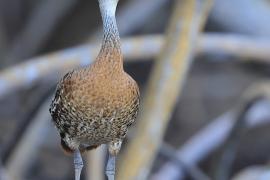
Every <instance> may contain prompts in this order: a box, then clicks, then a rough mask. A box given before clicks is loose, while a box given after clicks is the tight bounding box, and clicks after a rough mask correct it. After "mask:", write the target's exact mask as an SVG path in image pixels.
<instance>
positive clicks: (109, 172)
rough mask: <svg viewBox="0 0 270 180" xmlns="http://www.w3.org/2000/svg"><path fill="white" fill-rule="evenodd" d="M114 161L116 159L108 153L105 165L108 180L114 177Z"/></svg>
mask: <svg viewBox="0 0 270 180" xmlns="http://www.w3.org/2000/svg"><path fill="white" fill-rule="evenodd" d="M115 159H116V157H115V156H113V155H111V153H109V159H108V162H107V165H106V175H107V177H108V180H114V175H115Z"/></svg>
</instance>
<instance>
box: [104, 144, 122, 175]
mask: <svg viewBox="0 0 270 180" xmlns="http://www.w3.org/2000/svg"><path fill="white" fill-rule="evenodd" d="M121 145H122V140H121V139H117V140H115V141H112V142H110V143H109V158H108V162H107V165H106V175H107V177H108V180H114V176H115V161H116V156H117V154H118V153H119V151H120V149H121Z"/></svg>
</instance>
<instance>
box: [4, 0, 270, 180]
mask: <svg viewBox="0 0 270 180" xmlns="http://www.w3.org/2000/svg"><path fill="white" fill-rule="evenodd" d="M117 22H118V26H119V31H120V35H121V38H122V49H123V53H124V56H125V69H126V71H127V72H128V73H129V74H131V76H132V77H133V78H134V79H136V81H137V82H138V84H139V86H140V89H141V94H142V96H141V102H142V106H141V111H140V115H139V118H138V121H137V123H136V125H135V126H134V127H133V128H132V129H131V130H130V131H129V135H128V137H127V139H126V141H125V143H124V145H123V148H122V150H121V153H120V157H119V158H118V161H117V174H118V176H119V178H118V179H139V180H141V179H142V180H143V179H151V180H180V179H181V180H182V179H187V180H189V179H194V180H210V179H217V180H227V179H233V180H258V179H263V180H269V179H270V166H269V165H270V153H269V152H270V143H269V141H270V133H269V132H270V102H269V100H270V83H269V77H270V23H269V22H270V1H269V0H147V1H145V0H120V2H119V6H118V10H117ZM101 25H102V24H101V17H100V12H99V7H98V2H97V0H94V1H89V0H57V1H55V0H39V1H35V0H0V107H1V108H0V180H21V179H22V180H23V179H26V180H48V179H51V180H71V179H73V177H74V172H73V161H72V156H67V155H65V154H64V153H63V151H62V150H61V148H60V138H59V137H58V134H57V132H56V129H55V128H54V126H53V124H52V123H51V118H50V115H49V111H48V109H49V104H50V102H51V98H52V94H53V92H54V90H55V86H56V83H57V81H58V80H59V79H60V77H61V76H62V75H63V74H65V72H67V71H68V70H71V69H73V68H75V67H78V66H84V65H86V64H89V63H91V62H93V60H94V59H95V56H96V54H97V52H98V50H99V47H100V42H101V39H102V27H101ZM167 71H168V72H169V73H168V72H167ZM166 72H167V73H166ZM149 84H151V85H154V86H149ZM153 87H158V88H156V89H153ZM150 100H152V101H151V102H153V103H152V104H151V103H150V104H149V103H147V102H149V101H150ZM135 139H137V141H136V142H140V144H136V142H135ZM106 154H107V153H106V149H105V148H104V147H101V148H98V149H97V150H96V151H94V152H89V153H87V154H84V157H83V158H84V160H85V167H84V170H83V175H82V178H81V179H83V180H93V179H97V180H102V179H105V177H104V172H103V171H104V162H105V160H106Z"/></svg>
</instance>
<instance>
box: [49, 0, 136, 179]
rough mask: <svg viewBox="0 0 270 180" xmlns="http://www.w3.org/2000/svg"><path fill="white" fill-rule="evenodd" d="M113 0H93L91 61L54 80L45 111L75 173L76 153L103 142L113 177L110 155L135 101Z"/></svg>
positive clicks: (114, 153) (122, 135)
mask: <svg viewBox="0 0 270 180" xmlns="http://www.w3.org/2000/svg"><path fill="white" fill-rule="evenodd" d="M118 1H119V0H98V3H99V8H100V12H101V16H102V22H103V39H102V45H101V49H100V51H99V53H98V55H97V57H96V59H95V61H94V62H93V63H92V64H90V65H88V66H85V67H81V68H78V69H75V70H71V71H69V72H68V73H67V74H65V75H64V76H63V77H62V78H61V79H60V81H59V82H58V84H57V87H56V92H55V96H54V98H53V100H52V103H51V105H50V108H49V111H50V114H51V116H52V121H53V123H54V124H55V126H56V129H57V130H58V132H59V135H60V139H61V145H62V148H63V149H64V151H66V152H68V153H72V154H73V158H74V167H75V179H76V180H79V179H80V174H81V170H82V168H83V160H82V157H81V153H82V152H85V151H88V150H92V149H95V148H97V147H98V146H100V145H102V144H107V145H108V152H109V158H108V162H107V165H106V175H107V176H108V179H110V180H113V179H114V176H115V159H116V156H117V155H118V153H119V151H120V149H121V145H122V142H123V140H124V138H125V136H126V134H127V131H128V129H129V127H130V126H131V125H132V124H133V123H134V122H135V119H136V117H137V115H138V111H139V104H140V100H139V99H140V93H139V87H138V85H137V83H136V81H135V80H134V79H133V78H132V77H131V76H130V75H129V74H128V73H126V72H125V70H124V67H123V54H122V51H121V43H120V36H119V32H118V28H117V23H116V18H115V11H116V7H117V4H118Z"/></svg>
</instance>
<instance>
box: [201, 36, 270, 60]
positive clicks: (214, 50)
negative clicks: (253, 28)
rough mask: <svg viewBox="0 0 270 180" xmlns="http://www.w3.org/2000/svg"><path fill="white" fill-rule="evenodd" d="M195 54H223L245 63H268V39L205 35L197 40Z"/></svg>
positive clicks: (269, 57) (269, 46) (269, 56)
mask: <svg viewBox="0 0 270 180" xmlns="http://www.w3.org/2000/svg"><path fill="white" fill-rule="evenodd" d="M197 53H198V54H202V53H209V54H224V55H232V56H235V57H239V58H242V59H241V60H243V61H247V60H250V59H253V60H254V59H255V60H256V61H262V62H268V63H269V62H270V38H268V39H267V38H259V37H254V36H246V35H241V34H223V35H221V34H220V33H206V34H204V35H202V36H201V37H200V38H199V41H198V45H197Z"/></svg>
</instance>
